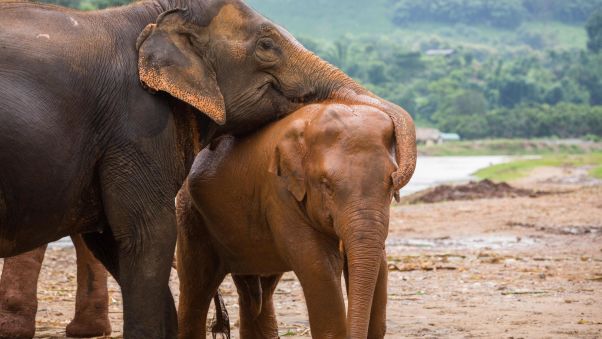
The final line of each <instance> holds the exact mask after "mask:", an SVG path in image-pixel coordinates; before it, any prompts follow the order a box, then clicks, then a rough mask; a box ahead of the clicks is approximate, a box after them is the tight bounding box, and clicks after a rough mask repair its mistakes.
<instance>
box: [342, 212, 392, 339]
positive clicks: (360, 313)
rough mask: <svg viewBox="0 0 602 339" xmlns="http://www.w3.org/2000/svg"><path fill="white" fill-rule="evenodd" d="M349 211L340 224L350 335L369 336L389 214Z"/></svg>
mask: <svg viewBox="0 0 602 339" xmlns="http://www.w3.org/2000/svg"><path fill="white" fill-rule="evenodd" d="M347 214H348V215H347V216H346V219H347V220H346V221H345V222H344V223H342V224H341V226H340V227H337V228H338V233H339V236H340V238H341V240H342V241H343V246H344V248H345V255H346V256H347V261H348V271H349V281H348V297H349V307H348V310H347V337H348V338H366V337H367V336H368V328H369V324H370V314H371V309H372V303H373V298H374V292H375V288H376V283H377V280H378V275H379V269H380V266H381V265H380V262H381V260H382V257H383V255H382V254H383V248H384V246H385V238H386V234H387V222H386V215H385V214H383V213H381V212H376V211H374V210H371V211H369V212H363V211H359V212H351V213H347Z"/></svg>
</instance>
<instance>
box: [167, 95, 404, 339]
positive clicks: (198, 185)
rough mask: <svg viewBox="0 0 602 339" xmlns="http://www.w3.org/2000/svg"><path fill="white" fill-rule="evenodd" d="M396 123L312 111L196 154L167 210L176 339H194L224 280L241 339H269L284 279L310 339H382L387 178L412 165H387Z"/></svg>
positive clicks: (341, 111)
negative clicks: (173, 243) (230, 288)
mask: <svg viewBox="0 0 602 339" xmlns="http://www.w3.org/2000/svg"><path fill="white" fill-rule="evenodd" d="M397 123H398V122H397V121H395V120H394V119H391V118H390V117H389V116H388V115H387V114H385V113H383V112H382V111H380V110H379V109H376V108H374V107H371V106H365V105H344V104H337V103H324V104H313V105H308V106H306V107H304V108H302V109H300V110H298V111H296V112H294V113H292V114H291V115H289V116H288V117H286V118H284V119H282V120H281V121H278V122H275V123H273V124H272V125H270V126H268V127H266V128H264V129H263V130H261V131H259V132H256V133H254V134H252V135H250V136H248V137H246V138H238V139H237V138H233V137H224V138H222V139H220V140H217V141H216V142H215V143H214V145H212V146H211V147H210V148H208V149H205V150H204V151H202V152H201V153H200V154H199V155H198V156H197V158H196V160H195V163H194V164H193V167H192V170H191V172H190V174H189V176H188V178H187V181H186V182H185V183H184V185H183V187H182V189H181V190H180V192H179V194H178V197H177V200H176V214H177V220H178V246H177V256H176V257H177V260H178V274H179V277H180V303H179V328H180V337H181V338H204V337H205V323H206V317H207V310H208V307H209V304H210V301H211V298H212V296H213V294H214V293H215V291H216V289H217V287H218V286H219V284H220V283H221V281H222V280H223V278H224V276H225V275H226V274H227V273H232V274H233V276H234V281H235V283H236V286H237V289H238V291H239V293H240V304H241V307H240V310H241V314H240V317H241V320H240V321H241V337H246V338H259V337H262V338H263V337H275V336H277V328H276V324H277V323H276V319H275V314H274V306H273V304H272V300H271V297H272V293H273V291H274V288H275V286H276V284H277V282H278V279H279V275H280V274H281V273H283V272H286V271H290V270H292V271H294V272H295V274H296V275H297V276H298V278H299V280H300V282H301V285H302V288H303V292H304V295H305V298H306V302H307V307H308V313H309V321H310V326H311V331H312V335H313V336H314V337H316V338H366V337H370V338H382V337H383V336H384V333H385V319H386V284H387V270H386V262H385V259H384V241H385V238H386V235H387V232H388V222H389V205H390V202H391V199H392V198H393V194H394V192H395V190H396V189H398V188H399V187H398V186H396V183H395V177H394V176H392V174H393V173H402V172H406V173H407V172H408V171H409V173H410V175H411V172H412V171H413V167H414V163H413V162H414V161H415V160H414V158H413V153H412V152H409V154H408V158H404V157H403V156H402V157H401V158H398V159H400V160H401V161H399V162H398V161H396V158H397V157H396V155H399V153H396V149H398V150H399V148H400V147H401V148H402V149H401V151H402V152H403V150H404V149H403V144H400V143H402V142H403V141H404V140H399V139H396V138H395V131H396V130H397V129H398V128H399V126H397ZM402 155H403V154H402ZM408 168H409V170H408ZM404 180H405V179H404ZM344 258H347V260H348V276H349V278H348V283H349V289H348V297H349V309H348V311H347V314H346V312H345V303H344V299H343V291H342V290H341V280H340V279H341V273H342V271H343V260H344Z"/></svg>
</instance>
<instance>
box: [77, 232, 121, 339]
mask: <svg viewBox="0 0 602 339" xmlns="http://www.w3.org/2000/svg"><path fill="white" fill-rule="evenodd" d="M71 239H72V240H73V244H74V245H75V252H76V256H77V293H76V297H75V316H74V317H73V320H71V322H70V323H69V325H67V331H66V334H67V336H68V337H77V338H84V337H98V336H103V335H108V334H110V333H111V323H110V322H109V295H108V291H107V271H106V269H105V268H104V266H103V265H102V264H101V263H100V262H99V261H98V260H96V258H94V256H93V255H92V253H91V252H90V251H89V250H88V247H87V246H86V244H85V243H84V241H83V239H82V237H81V235H74V236H71Z"/></svg>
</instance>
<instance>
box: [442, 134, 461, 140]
mask: <svg viewBox="0 0 602 339" xmlns="http://www.w3.org/2000/svg"><path fill="white" fill-rule="evenodd" d="M441 141H460V135H459V134H457V133H441Z"/></svg>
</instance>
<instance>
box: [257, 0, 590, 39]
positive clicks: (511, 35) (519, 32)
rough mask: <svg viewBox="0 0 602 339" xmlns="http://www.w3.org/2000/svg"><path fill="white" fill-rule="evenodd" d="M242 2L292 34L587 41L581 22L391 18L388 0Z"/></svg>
mask: <svg viewBox="0 0 602 339" xmlns="http://www.w3.org/2000/svg"><path fill="white" fill-rule="evenodd" d="M247 3H248V4H249V5H251V6H252V7H253V8H255V9H256V10H257V11H259V12H260V13H262V14H264V15H265V16H267V17H268V18H270V19H272V20H273V21H275V22H277V23H279V24H281V25H282V26H284V27H286V28H287V29H288V30H289V31H290V32H292V33H293V34H294V35H296V36H301V37H309V38H312V39H318V40H336V39H338V38H340V37H341V36H344V35H351V36H367V35H391V34H393V35H397V36H403V40H404V42H407V43H408V44H409V46H408V47H409V48H410V49H419V47H420V43H421V42H423V41H428V40H441V41H446V42H447V43H449V44H451V45H456V46H457V45H465V46H467V47H473V48H477V49H483V50H491V49H492V48H494V49H496V48H498V47H504V48H505V47H508V48H516V47H521V46H522V47H530V48H545V47H553V48H554V49H564V50H566V49H583V48H585V44H586V41H587V37H586V33H585V30H584V29H583V24H582V23H580V24H575V23H565V22H560V21H554V20H551V19H548V20H542V19H538V20H529V21H525V22H524V23H522V24H521V25H520V26H517V27H513V28H499V27H491V26H487V25H466V24H463V23H448V22H441V21H435V20H433V21H427V20H425V21H420V22H412V23H411V24H407V25H404V26H397V25H395V24H393V17H394V6H393V3H395V1H392V0H373V1H371V2H369V3H368V2H366V1H364V0H342V1H341V0H339V1H333V0H305V1H298V0H247Z"/></svg>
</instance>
